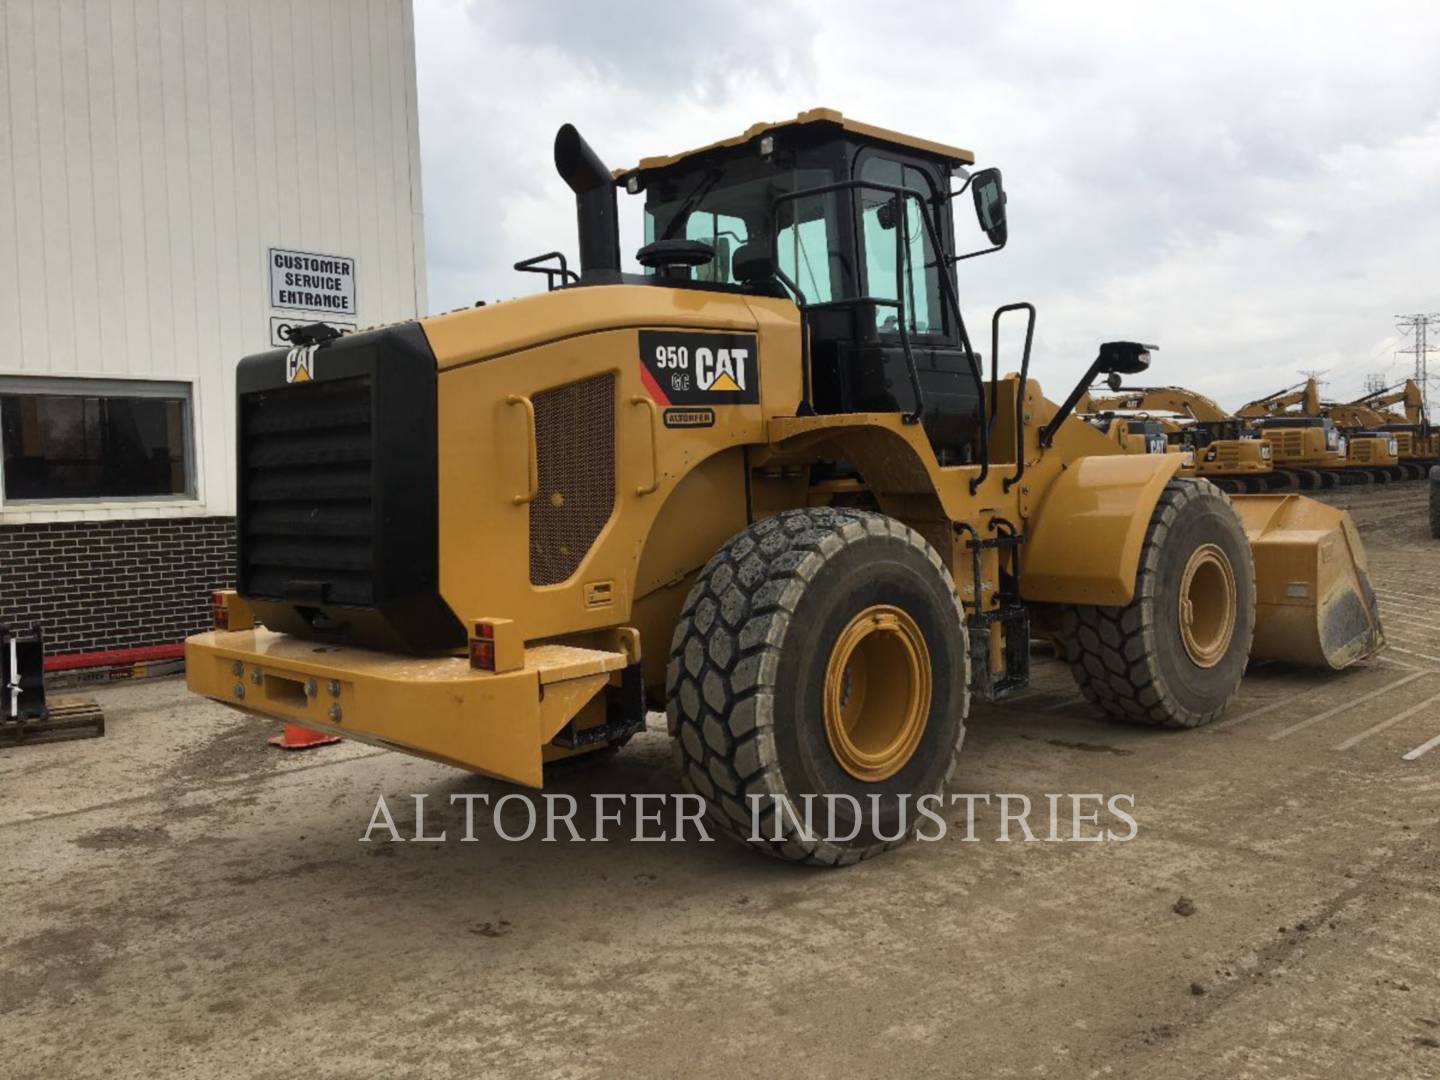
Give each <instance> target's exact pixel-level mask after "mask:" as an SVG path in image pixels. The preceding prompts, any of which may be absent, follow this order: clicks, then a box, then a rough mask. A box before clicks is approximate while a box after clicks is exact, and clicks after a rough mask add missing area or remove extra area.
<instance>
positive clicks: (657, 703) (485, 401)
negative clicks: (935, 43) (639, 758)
mask: <svg viewBox="0 0 1440 1080" xmlns="http://www.w3.org/2000/svg"><path fill="white" fill-rule="evenodd" d="M555 160H556V165H557V167H558V170H559V172H560V174H561V176H562V177H563V178H564V180H565V181H566V182H567V183H568V184H569V186H570V187H571V188H572V189H573V190H574V192H575V193H576V196H577V203H578V219H579V250H580V261H579V270H578V273H577V272H576V271H575V270H574V269H572V268H571V267H570V265H569V264H568V263H567V261H566V260H565V259H564V258H563V257H562V256H560V255H558V254H554V253H552V254H550V255H548V256H539V257H537V258H535V259H528V260H525V261H524V262H523V263H520V264H518V267H519V268H520V269H527V270H539V271H540V272H541V273H544V274H546V276H547V278H548V284H549V289H548V290H547V291H546V292H544V293H541V294H539V295H535V296H529V297H526V298H524V299H518V300H512V301H507V302H504V303H498V304H493V305H489V306H485V307H477V308H474V309H468V310H462V311H456V312H452V313H449V314H446V315H440V316H436V317H431V318H425V319H420V320H417V321H414V322H407V323H403V324H399V325H394V326H388V327H384V328H378V329H373V330H369V331H365V332H362V333H356V334H351V335H348V336H344V337H332V336H331V332H330V331H328V330H327V328H324V327H321V326H318V325H317V326H315V327H311V328H309V329H308V330H307V331H306V332H305V334H304V335H302V338H301V340H299V341H297V342H296V343H295V347H294V348H292V349H290V350H288V351H286V350H277V351H274V352H267V353H261V354H258V355H255V356H250V357H247V358H246V359H245V360H244V361H242V362H241V364H240V367H239V373H238V398H239V400H238V409H239V415H238V430H239V490H238V503H239V509H238V518H239V522H238V531H239V546H238V553H237V555H238V589H237V590H236V591H235V592H233V593H228V594H217V602H216V619H217V624H218V625H219V626H221V627H224V628H217V629H216V630H215V631H213V632H209V633H204V634H200V635H198V636H196V637H193V638H191V639H190V641H189V642H188V646H187V653H186V657H187V669H188V679H189V683H190V686H191V687H192V688H193V689H194V690H196V691H198V692H200V693H202V694H206V695H209V696H210V697H213V698H215V699H216V700H219V701H222V702H225V703H227V704H230V705H234V706H236V707H238V708H240V709H244V710H247V711H250V712H253V713H257V714H260V715H262V716H265V717H270V718H274V719H283V720H286V721H290V722H293V723H297V724H302V725H304V726H306V727H312V728H317V729H321V730H323V731H327V732H333V733H336V734H340V735H344V736H346V737H348V738H354V739H360V740H363V741H367V742H370V743H374V744H378V745H381V746H388V747H393V748H395V749H398V750H402V751H405V752H408V753H412V754H417V755H421V756H424V757H427V758H432V759H435V760H438V761H442V762H449V763H452V764H454V765H457V766H459V767H461V768H465V769H470V770H475V771H478V772H483V773H486V774H489V775H492V776H496V777H502V778H505V779H507V780H511V781H515V782H518V783H521V784H527V785H539V784H541V783H542V780H543V776H544V766H545V765H546V764H547V763H550V762H554V761H556V760H558V759H560V758H565V757H573V756H576V755H581V754H600V753H604V752H605V751H607V750H609V749H612V748H614V747H617V746H618V745H620V744H621V743H623V742H624V741H625V740H626V739H628V738H629V737H630V736H631V735H632V734H633V733H634V732H635V731H637V730H638V729H639V728H640V727H641V726H642V724H643V722H644V717H645V712H646V709H647V707H655V708H661V707H664V708H665V709H666V710H667V713H668V718H669V729H670V733H671V735H672V737H673V740H674V751H675V756H676V760H677V763H678V767H679V770H680V773H681V775H682V777H683V781H684V783H685V785H687V787H688V788H689V789H690V790H692V791H694V792H697V793H699V794H700V795H702V796H703V797H704V798H705V800H707V804H708V806H709V808H710V813H711V815H712V817H713V819H714V821H715V822H716V823H717V824H718V825H719V826H720V827H721V828H722V829H725V830H728V831H729V832H731V833H732V834H735V835H737V836H744V835H746V834H748V833H749V832H750V828H751V813H752V808H753V807H754V806H756V805H760V804H763V805H764V807H766V809H765V810H764V814H763V816H762V817H761V819H760V820H761V829H760V832H761V833H762V834H763V835H764V836H765V837H766V840H765V842H764V843H763V844H762V845H760V846H762V847H763V848H764V849H765V850H767V851H769V852H770V853H772V854H776V855H779V856H781V857H784V858H790V859H796V860H802V861H809V862H816V863H829V864H833V863H846V862H853V861H855V860H856V859H859V858H863V857H864V856H866V855H869V854H872V853H874V852H876V851H878V850H882V849H883V848H884V847H886V846H887V842H886V841H885V840H883V839H881V837H888V836H889V835H890V833H889V832H887V831H886V830H887V829H888V830H893V828H894V815H895V814H897V813H903V812H904V811H903V807H902V806H901V802H902V800H900V799H898V798H894V797H897V796H910V797H912V798H913V797H917V796H919V795H923V794H929V793H934V792H938V791H939V790H940V789H941V788H942V787H943V786H944V785H945V784H946V782H947V780H948V779H949V778H950V776H951V774H952V771H953V770H954V768H955V763H956V760H957V757H958V755H959V753H960V747H961V742H962V737H963V734H964V726H965V719H966V713H967V710H968V708H969V703H970V698H971V695H972V694H978V695H980V696H982V697H984V698H987V699H998V698H1003V697H1005V696H1007V695H1009V694H1013V693H1014V692H1016V691H1017V690H1019V689H1020V688H1022V687H1023V686H1024V685H1025V683H1026V680H1027V677H1028V670H1029V656H1030V642H1031V639H1032V637H1038V638H1047V637H1048V638H1050V639H1052V640H1053V641H1054V642H1055V643H1056V645H1057V648H1058V649H1059V651H1060V654H1061V655H1062V656H1063V657H1064V658H1065V660H1066V661H1068V663H1069V665H1070V667H1071V668H1072V669H1073V671H1074V675H1075V678H1076V680H1077V681H1078V683H1079V685H1080V687H1081V689H1082V690H1083V691H1084V694H1085V696H1086V697H1087V698H1088V699H1089V700H1090V701H1091V702H1092V703H1093V704H1094V706H1095V707H1096V708H1098V709H1099V710H1100V711H1101V712H1103V713H1104V714H1106V715H1108V716H1110V717H1113V718H1114V719H1116V720H1119V721H1124V722H1128V723H1135V724H1149V725H1157V726H1168V727H1194V726H1196V725H1200V724H1204V723H1207V722H1209V721H1211V720H1213V719H1214V718H1215V717H1217V716H1219V715H1220V714H1221V713H1222V712H1223V711H1224V709H1225V707H1226V705H1227V703H1228V702H1229V701H1230V700H1231V698H1232V696H1233V695H1234V694H1235V692H1236V687H1237V684H1238V683H1239V681H1240V678H1241V675H1242V673H1243V672H1244V670H1245V666H1246V663H1247V662H1248V661H1249V660H1250V659H1251V658H1252V657H1277V658H1281V659H1284V660H1289V661H1294V662H1300V663H1310V664H1318V665H1321V666H1331V667H1339V666H1343V665H1345V664H1348V663H1350V662H1352V661H1354V660H1356V659H1359V658H1361V657H1364V656H1366V655H1368V654H1369V653H1371V652H1373V651H1374V650H1375V649H1376V648H1378V647H1379V645H1380V643H1381V633H1380V627H1379V622H1378V617H1377V612H1376V605H1375V600H1374V596H1373V594H1372V592H1371V589H1370V586H1369V583H1368V580H1367V576H1366V570H1365V560H1364V555H1363V553H1362V551H1361V547H1360V542H1359V539H1358V537H1357V535H1356V532H1355V530H1354V528H1353V527H1352V526H1351V524H1350V522H1349V520H1348V518H1347V517H1346V515H1345V514H1344V513H1342V512H1340V511H1337V510H1334V509H1331V508H1329V507H1326V506H1322V505H1320V504H1319V503H1316V502H1312V501H1310V500H1307V499H1304V498H1301V497H1299V496H1291V495H1286V496H1256V497H1253V498H1248V499H1241V498H1237V499H1234V500H1231V499H1229V498H1227V496H1226V495H1224V494H1223V493H1221V492H1220V491H1218V490H1217V489H1216V488H1215V487H1213V486H1212V485H1210V484H1209V483H1207V482H1205V481H1201V480H1182V479H1177V478H1176V470H1177V469H1179V467H1180V464H1181V458H1180V455H1177V454H1145V455H1125V454H1120V453H1117V452H1116V450H1117V448H1116V446H1115V445H1114V443H1112V442H1111V441H1110V440H1108V439H1106V438H1105V436H1104V435H1102V434H1101V433H1100V432H1098V431H1096V430H1094V429H1093V428H1092V427H1090V426H1089V425H1088V424H1086V423H1084V422H1083V421H1080V420H1078V419H1074V418H1072V417H1071V415H1070V414H1071V411H1072V408H1073V405H1074V402H1075V401H1076V400H1077V399H1078V398H1079V396H1080V395H1081V394H1082V393H1083V392H1084V390H1085V388H1086V387H1088V386H1089V385H1090V384H1091V383H1092V382H1093V381H1094V380H1095V379H1096V377H1097V376H1100V375H1103V374H1108V373H1112V372H1113V373H1119V374H1134V373H1137V372H1139V371H1140V370H1142V369H1143V368H1144V367H1145V366H1146V364H1147V359H1148V353H1147V351H1146V349H1145V347H1144V346H1140V345H1136V344H1133V343H1126V342H1112V343H1109V344H1106V345H1103V346H1101V347H1100V349H1099V355H1098V357H1097V359H1096V360H1095V361H1094V363H1092V364H1091V365H1090V367H1089V370H1088V371H1086V372H1084V373H1083V374H1082V375H1081V377H1080V379H1079V381H1078V383H1077V385H1076V387H1075V390H1074V392H1073V393H1071V394H1070V395H1069V396H1068V399H1067V400H1066V401H1065V402H1064V403H1063V404H1061V405H1059V406H1057V405H1055V404H1052V403H1051V402H1050V401H1049V400H1047V399H1046V398H1045V397H1044V396H1043V395H1042V394H1041V391H1040V387H1039V386H1038V385H1037V384H1036V382H1035V381H1034V380H1033V379H1031V378H1029V377H1028V366H1029V356H1028V352H1029V340H1030V337H1031V334H1033V329H1034V316H1035V313H1034V309H1033V307H1031V306H1030V305H1028V304H1014V305H1009V306H1007V307H1005V308H1002V309H1001V310H1000V311H998V312H996V314H995V319H994V320H993V321H992V326H991V329H992V337H991V355H990V357H989V361H990V363H989V371H988V374H987V372H986V371H985V370H984V369H983V365H982V360H981V357H980V355H979V354H978V353H977V352H976V350H975V349H974V348H973V347H972V345H971V338H970V336H969V334H968V333H967V330H966V326H965V322H964V320H963V318H962V313H961V308H960V305H959V302H958V298H957V280H956V279H957V273H956V268H957V265H958V264H959V263H960V262H961V261H962V260H964V259H967V258H969V257H970V255H972V254H980V253H981V252H978V251H976V252H964V253H959V252H957V251H956V245H955V239H954V218H955V216H956V214H957V208H958V207H960V206H961V205H963V204H964V203H966V202H969V203H972V204H973V207H974V213H975V214H976V215H977V217H978V222H979V225H980V228H981V230H983V232H984V233H985V234H986V239H987V241H988V242H987V244H985V245H984V250H986V251H993V250H998V249H999V248H1001V247H1003V246H1004V244H1005V239H1006V228H1007V226H1006V214H1005V195H1004V192H1003V189H1002V186H1001V178H1000V174H999V173H998V171H996V170H993V169H986V170H981V171H978V172H973V173H972V172H969V171H968V170H969V167H970V166H971V165H972V162H973V157H972V155H971V154H970V152H969V151H966V150H961V149H957V148H954V147H950V146H944V145H941V144H939V143H934V142H930V141H927V140H924V139H918V138H913V137H910V136H908V135H902V134H898V133H896V132H892V131H887V130H883V129H880V128H876V127H872V126H869V125H866V124H861V123H857V122H854V121H852V120H850V119H847V118H845V117H843V116H841V115H840V114H839V113H837V112H834V111H830V110H813V111H810V112H806V113H803V114H801V115H800V116H798V117H797V118H795V119H794V120H791V121H786V122H783V123H775V124H761V125H757V126H755V127H752V128H750V129H749V130H748V131H746V132H745V133H744V134H743V135H740V136H738V137H736V138H732V139H727V140H724V141H722V142H718V143H715V144H713V145H710V146H706V147H704V148H702V149H699V150H695V151H691V152H688V153H681V154H676V155H674V156H670V157H655V158H647V159H645V160H643V161H641V162H640V163H639V165H638V166H636V167H634V168H630V169H625V170H622V171H619V172H616V173H613V174H612V173H611V172H610V171H608V170H607V169H606V168H605V167H604V166H603V165H602V164H601V162H600V160H599V159H598V157H597V156H596V155H595V153H594V152H593V151H592V150H591V149H590V147H589V146H588V145H587V144H586V143H585V142H584V140H582V139H581V137H580V136H579V135H578V134H577V132H576V131H575V130H574V128H572V127H569V126H568V125H567V126H566V127H563V128H562V129H561V130H560V132H559V134H558V136H557V138H556V141H555ZM619 190H624V191H626V192H629V193H631V194H640V193H643V194H644V200H645V202H644V220H645V234H646V235H645V242H644V244H643V246H641V245H637V246H638V247H639V252H638V262H639V263H640V264H641V265H642V266H643V267H644V268H646V270H647V272H646V273H644V274H631V273H626V272H623V271H622V270H621V247H620V240H619V235H618V226H617V193H618V191H619ZM1007 313H1023V314H1024V315H1025V317H1026V318H1025V321H1026V323H1027V334H1026V347H1025V354H1024V355H1023V356H1022V357H1021V362H1020V368H1019V372H1018V374H1010V375H1005V376H1003V377H1000V376H999V375H998V365H997V363H996V358H995V342H996V339H997V338H998V329H997V326H998V323H999V320H1000V318H1001V316H1002V315H1005V314H1007ZM807 794H815V795H821V796H824V795H827V794H847V795H852V796H854V797H856V799H857V800H858V801H857V803H856V805H857V806H860V807H867V808H869V809H867V810H866V813H867V814H870V813H871V812H872V811H873V816H867V817H866V818H865V819H864V821H863V822H858V823H854V824H856V825H857V831H856V832H855V835H854V838H853V839H850V840H843V841H837V840H833V839H829V838H824V837H822V838H815V837H813V836H812V835H810V834H809V833H807V832H805V831H804V830H803V829H802V828H799V827H798V826H797V824H796V822H794V821H789V820H787V819H786V818H785V817H783V816H782V817H781V818H780V819H779V820H778V822H777V821H774V820H772V817H773V815H774V813H775V807H776V805H777V803H778V799H777V798H770V797H772V796H773V797H778V796H786V797H788V798H790V799H791V800H794V801H795V802H796V803H797V805H798V801H799V800H800V798H801V797H802V796H804V795H807ZM870 795H878V796H880V797H881V798H880V799H878V800H876V801H875V802H874V803H872V802H870V800H868V799H867V798H866V797H867V796H870ZM757 796H758V797H760V798H759V799H756V798H755V797H757ZM833 805H834V806H835V807H836V809H837V812H838V814H839V820H838V822H837V825H838V832H837V835H841V834H844V833H845V832H847V831H848V829H847V826H848V825H850V824H852V823H850V822H847V821H846V820H845V815H846V813H847V812H848V811H847V810H846V807H847V806H848V805H849V804H847V803H846V802H844V801H841V800H835V801H833ZM777 837H778V839H776V838H777Z"/></svg>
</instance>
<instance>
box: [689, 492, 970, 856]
mask: <svg viewBox="0 0 1440 1080" xmlns="http://www.w3.org/2000/svg"><path fill="white" fill-rule="evenodd" d="M969 676H970V665H969V649H968V648H967V644H966V634H965V620H964V612H963V609H962V608H961V606H960V602H959V600H958V598H957V596H956V594H955V585H954V582H953V581H952V579H951V577H950V574H949V571H948V570H947V569H946V568H945V566H944V564H943V563H942V562H941V560H940V556H939V555H938V554H936V552H935V549H934V548H932V547H931V546H930V545H929V544H928V543H926V541H925V540H924V539H923V538H922V537H921V536H920V535H919V534H918V533H916V532H915V531H914V530H913V529H910V528H908V527H906V526H905V525H903V524H901V523H900V522H898V521H895V520H894V519H891V518H887V517H885V516H883V515H881V514H876V513H871V512H868V511H862V510H851V509H843V508H834V507H825V508H814V509H807V510H790V511H786V512H784V513H781V514H778V515H776V516H774V517H770V518H766V519H765V520H763V521H759V522H756V523H755V524H754V525H751V526H750V527H749V528H747V529H745V530H744V531H743V532H741V533H739V534H737V535H736V536H735V537H734V538H732V539H731V540H730V541H729V542H728V543H727V544H726V545H725V546H724V547H723V548H721V549H720V551H719V552H718V553H717V554H716V555H715V557H714V558H712V559H711V560H710V562H709V563H708V564H707V565H706V567H705V569H704V570H703V571H702V572H701V574H700V578H699V580H698V581H697V582H696V583H695V586H694V588H693V589H691V591H690V594H689V596H688V598H687V599H686V601H685V607H684V610H683V611H682V613H681V616H680V621H679V623H678V624H677V625H676V628H675V636H674V639H673V642H672V644H671V650H670V665H669V668H668V671H667V677H666V696H667V699H668V705H667V710H666V712H667V716H668V719H669V727H670V733H671V735H672V736H673V737H674V752H675V760H676V764H677V766H678V768H679V771H680V775H681V779H682V782H683V783H684V785H685V787H686V788H687V789H688V790H689V791H691V792H694V793H695V794H698V795H700V796H701V797H703V798H704V799H705V800H706V803H707V805H708V807H709V817H710V820H711V821H712V822H713V823H714V824H715V825H716V826H717V827H718V828H719V829H720V831H722V832H724V833H726V834H728V835H730V836H732V837H734V838H736V839H739V840H742V841H746V842H748V843H750V844H751V846H753V847H758V848H759V849H760V850H762V851H764V852H766V853H768V854H770V855H774V856H776V857H779V858H782V859H787V860H791V861H795V862H804V863H812V864H816V865H825V866H837V865H846V864H849V863H853V862H858V861H859V860H861V859H864V858H868V857H870V856H872V855H875V854H878V853H879V852H882V851H885V850H887V849H889V848H892V847H895V846H898V845H899V844H900V843H903V842H904V841H905V840H906V839H908V838H909V835H910V833H911V832H912V831H913V829H914V827H915V825H916V824H918V822H917V821H916V812H915V800H916V799H917V798H919V797H920V796H923V795H939V794H941V793H942V792H943V791H944V788H945V785H946V784H947V783H948V782H949V780H950V777H951V776H952V775H953V773H954V770H955V766H956V762H957V760H958V757H959V753H960V746H961V744H962V742H963V741H964V736H965V717H966V714H967V712H968V709H969V683H970V678H969ZM806 796H820V797H821V799H819V800H816V801H815V802H814V804H813V805H814V807H815V824H816V826H817V827H816V829H815V831H814V832H812V833H810V834H808V835H807V834H806V831H805V829H804V828H803V827H797V822H795V821H794V820H792V819H790V818H789V817H788V816H787V815H785V814H777V813H776V809H777V803H778V802H779V800H782V799H784V800H789V803H790V805H792V806H793V807H794V809H795V811H796V814H797V815H798V816H799V817H800V819H801V821H802V822H803V820H804V809H803V807H804V800H805V797H806ZM824 796H850V797H852V798H854V799H856V800H857V802H858V805H859V807H860V808H861V813H860V815H859V816H858V818H857V816H856V815H855V814H854V813H853V812H852V809H851V807H850V804H849V803H847V802H846V801H843V800H839V799H837V800H835V801H834V802H833V803H832V804H830V805H833V806H834V808H835V815H836V821H835V823H836V830H835V832H834V834H829V835H827V832H828V830H827V828H826V826H827V824H828V822H827V804H826V803H825V801H824V798H823V797H824ZM871 796H879V797H880V798H879V800H878V802H876V803H872V801H871ZM899 796H904V799H903V800H902V799H900V798H898V797H899ZM757 801H758V805H759V812H758V814H756V816H755V818H754V819H753V820H752V813H754V810H753V809H752V808H753V807H754V806H755V805H756V802H757ZM902 804H903V809H902ZM877 808H878V812H876V810H877ZM756 825H758V829H757V828H755V826H756ZM852 831H854V832H855V833H856V835H855V836H854V837H853V838H851V839H844V838H843V836H844V835H846V834H848V833H850V832H852ZM752 834H754V836H758V837H761V838H762V839H754V836H752ZM776 837H778V838H779V839H776ZM835 837H840V838H839V839H836V838H835Z"/></svg>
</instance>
